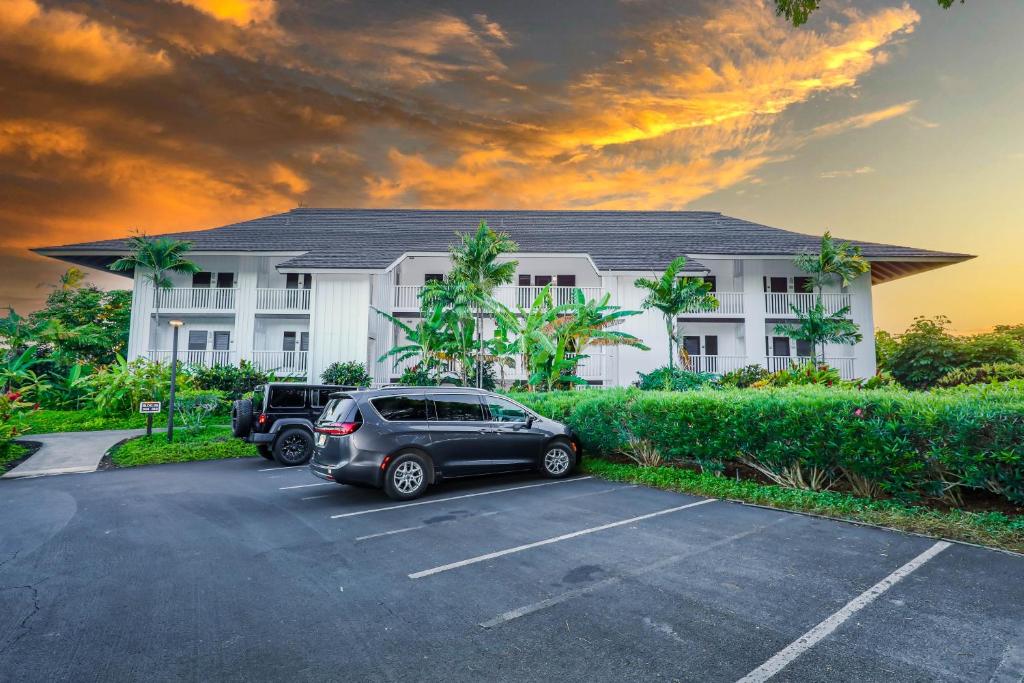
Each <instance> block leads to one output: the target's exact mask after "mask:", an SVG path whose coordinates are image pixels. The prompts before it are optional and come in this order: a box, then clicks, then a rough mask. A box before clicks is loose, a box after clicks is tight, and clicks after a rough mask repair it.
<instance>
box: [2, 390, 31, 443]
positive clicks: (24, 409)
mask: <svg viewBox="0 0 1024 683" xmlns="http://www.w3.org/2000/svg"><path fill="white" fill-rule="evenodd" d="M36 407H38V406H33V405H32V404H30V403H28V402H27V401H22V400H21V394H20V393H19V392H17V391H8V392H7V393H6V394H0V452H2V451H5V450H7V446H8V445H9V444H10V442H11V439H13V438H14V437H16V436H19V435H20V434H23V433H25V431H26V429H27V427H26V425H25V414H26V413H28V411H30V410H33V409H35V408H36Z"/></svg>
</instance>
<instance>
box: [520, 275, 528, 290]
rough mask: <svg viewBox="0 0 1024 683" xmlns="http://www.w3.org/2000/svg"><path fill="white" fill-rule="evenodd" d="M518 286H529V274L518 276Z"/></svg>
mask: <svg viewBox="0 0 1024 683" xmlns="http://www.w3.org/2000/svg"><path fill="white" fill-rule="evenodd" d="M519 286H520V287H529V286H530V276H529V275H520V276H519Z"/></svg>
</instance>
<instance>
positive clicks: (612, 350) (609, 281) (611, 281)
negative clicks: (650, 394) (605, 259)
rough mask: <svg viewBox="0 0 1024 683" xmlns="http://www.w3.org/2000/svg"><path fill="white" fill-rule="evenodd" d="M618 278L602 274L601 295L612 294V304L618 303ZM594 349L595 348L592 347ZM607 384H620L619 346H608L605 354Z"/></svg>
mask: <svg viewBox="0 0 1024 683" xmlns="http://www.w3.org/2000/svg"><path fill="white" fill-rule="evenodd" d="M616 282H617V281H616V278H614V277H608V276H602V277H601V296H604V295H605V293H608V294H611V298H610V299H609V300H608V302H609V303H611V304H612V305H618V297H617V296H616V294H617V292H616V291H615V289H616ZM592 350H593V349H592ZM602 379H603V380H604V383H605V385H609V386H619V347H617V346H608V347H606V352H605V356H604V376H603V377H602Z"/></svg>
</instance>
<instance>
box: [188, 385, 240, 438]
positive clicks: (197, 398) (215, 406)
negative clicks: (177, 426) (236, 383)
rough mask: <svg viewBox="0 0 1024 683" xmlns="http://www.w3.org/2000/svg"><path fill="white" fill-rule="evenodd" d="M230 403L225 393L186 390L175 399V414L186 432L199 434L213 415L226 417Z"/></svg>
mask: <svg viewBox="0 0 1024 683" xmlns="http://www.w3.org/2000/svg"><path fill="white" fill-rule="evenodd" d="M228 406H229V404H228V401H227V399H226V398H225V394H224V392H223V391H196V390H186V391H182V392H178V393H177V394H176V395H175V397H174V414H175V416H176V417H177V419H178V420H179V422H180V423H181V426H182V428H184V429H185V430H186V431H190V432H197V431H199V430H200V429H202V428H203V426H204V425H205V424H206V423H207V421H208V420H209V418H210V417H212V416H213V415H226V414H227V413H228Z"/></svg>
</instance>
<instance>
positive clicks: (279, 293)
mask: <svg viewBox="0 0 1024 683" xmlns="http://www.w3.org/2000/svg"><path fill="white" fill-rule="evenodd" d="M311 291H312V290H309V289H273V288H269V287H260V288H258V289H257V290H256V312H257V313H308V312H309V297H310V292H311Z"/></svg>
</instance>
